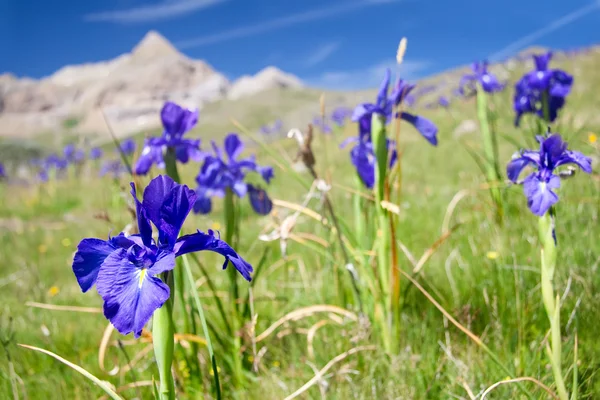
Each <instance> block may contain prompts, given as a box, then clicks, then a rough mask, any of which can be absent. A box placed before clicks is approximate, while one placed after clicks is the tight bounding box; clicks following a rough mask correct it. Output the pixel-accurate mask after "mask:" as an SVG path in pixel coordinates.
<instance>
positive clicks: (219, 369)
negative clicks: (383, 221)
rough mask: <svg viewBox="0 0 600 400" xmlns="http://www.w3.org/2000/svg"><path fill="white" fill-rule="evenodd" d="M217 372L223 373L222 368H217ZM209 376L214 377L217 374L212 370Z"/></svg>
mask: <svg viewBox="0 0 600 400" xmlns="http://www.w3.org/2000/svg"><path fill="white" fill-rule="evenodd" d="M217 372H218V373H221V367H219V366H217ZM208 374H209V375H210V376H214V375H215V373H214V371H213V370H212V368H211V369H210V371H208Z"/></svg>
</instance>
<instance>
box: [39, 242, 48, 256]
mask: <svg viewBox="0 0 600 400" xmlns="http://www.w3.org/2000/svg"><path fill="white" fill-rule="evenodd" d="M47 251H48V246H46V245H45V244H40V245H39V246H38V252H39V253H40V254H44V253H46V252H47Z"/></svg>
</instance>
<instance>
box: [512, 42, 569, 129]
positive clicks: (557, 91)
mask: <svg viewBox="0 0 600 400" xmlns="http://www.w3.org/2000/svg"><path fill="white" fill-rule="evenodd" d="M533 58H534V61H535V67H536V69H535V70H534V71H530V72H528V73H526V74H525V75H523V76H522V77H521V79H520V80H519V81H518V82H517V83H516V84H515V96H514V99H513V100H514V104H513V106H514V109H515V113H516V116H515V126H519V123H520V120H521V117H522V116H523V114H527V113H534V114H537V115H538V116H539V117H540V118H543V119H545V120H547V121H548V122H553V121H554V120H555V119H556V118H557V117H558V111H559V110H560V109H561V108H562V107H563V106H564V105H565V102H566V101H565V99H566V97H567V96H568V94H569V93H570V91H571V86H572V85H573V76H571V75H569V74H567V73H566V72H565V71H563V70H560V69H549V68H548V64H549V63H550V60H551V59H552V52H548V53H546V54H541V55H534V56H533ZM544 101H546V102H547V104H546V106H547V109H546V110H544V105H543V104H542V103H543V102H544ZM545 113H547V115H545Z"/></svg>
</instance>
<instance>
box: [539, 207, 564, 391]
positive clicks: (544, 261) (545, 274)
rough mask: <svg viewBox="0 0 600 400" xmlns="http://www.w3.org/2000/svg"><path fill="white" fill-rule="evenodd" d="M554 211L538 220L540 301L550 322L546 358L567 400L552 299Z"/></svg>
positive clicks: (557, 309)
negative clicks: (548, 347) (548, 348)
mask: <svg viewBox="0 0 600 400" xmlns="http://www.w3.org/2000/svg"><path fill="white" fill-rule="evenodd" d="M553 214H554V210H553V209H550V210H549V211H548V212H547V213H546V214H545V215H544V216H542V217H540V219H539V236H540V242H541V244H542V249H541V266H542V268H541V287H542V301H543V303H544V308H545V309H546V314H547V315H548V319H549V321H550V338H551V339H550V342H551V344H550V350H549V351H548V357H549V359H550V364H551V366H552V373H553V375H554V383H555V384H556V390H557V391H558V396H559V397H560V399H561V400H568V399H569V395H568V393H567V389H566V387H565V381H564V378H563V375H562V338H561V334H560V298H559V297H558V296H556V298H555V297H554V286H553V278H554V271H555V268H556V255H557V248H556V241H555V239H554V223H553V217H552V216H553Z"/></svg>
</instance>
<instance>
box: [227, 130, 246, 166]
mask: <svg viewBox="0 0 600 400" xmlns="http://www.w3.org/2000/svg"><path fill="white" fill-rule="evenodd" d="M224 144H225V152H226V153H227V156H228V157H229V160H230V161H235V160H236V159H237V158H238V156H239V155H240V154H241V153H242V151H243V150H244V144H243V143H242V141H241V140H240V138H239V137H238V135H236V134H235V133H230V134H229V135H227V137H226V138H225V143H224Z"/></svg>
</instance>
